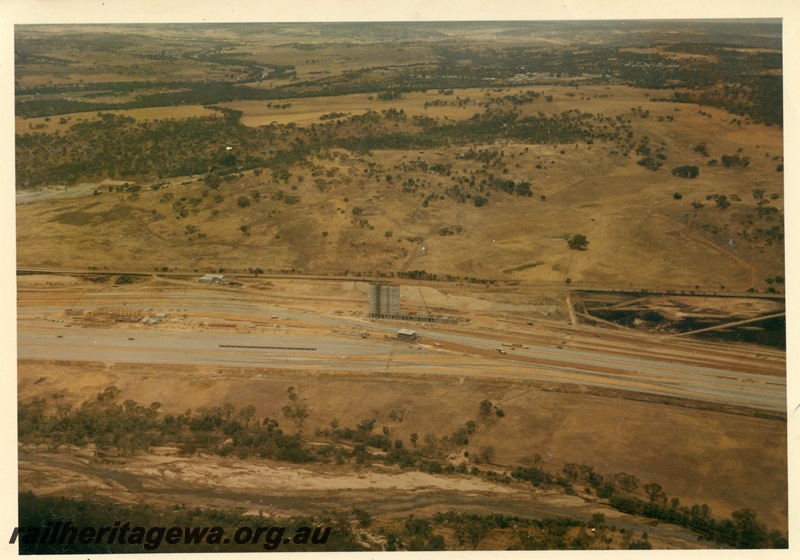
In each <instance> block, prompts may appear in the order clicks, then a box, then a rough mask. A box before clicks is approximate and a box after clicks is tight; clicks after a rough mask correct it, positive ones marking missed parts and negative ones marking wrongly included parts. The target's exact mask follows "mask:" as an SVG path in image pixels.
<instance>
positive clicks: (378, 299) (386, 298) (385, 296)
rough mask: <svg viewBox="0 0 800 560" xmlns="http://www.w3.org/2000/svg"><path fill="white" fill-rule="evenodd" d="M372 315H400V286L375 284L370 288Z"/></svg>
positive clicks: (370, 310)
mask: <svg viewBox="0 0 800 560" xmlns="http://www.w3.org/2000/svg"><path fill="white" fill-rule="evenodd" d="M369 314H370V315H399V314H400V286H387V285H382V284H375V285H372V286H370V287H369Z"/></svg>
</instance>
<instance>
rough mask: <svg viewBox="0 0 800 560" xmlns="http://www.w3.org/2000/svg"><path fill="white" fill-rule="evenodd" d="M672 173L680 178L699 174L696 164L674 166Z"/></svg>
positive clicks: (690, 177) (689, 177)
mask: <svg viewBox="0 0 800 560" xmlns="http://www.w3.org/2000/svg"><path fill="white" fill-rule="evenodd" d="M672 174H673V175H675V176H676V177H680V178H682V179H694V178H695V177H697V176H698V175H700V169H699V168H698V167H697V166H696V165H682V166H680V167H675V168H674V169H673V170H672Z"/></svg>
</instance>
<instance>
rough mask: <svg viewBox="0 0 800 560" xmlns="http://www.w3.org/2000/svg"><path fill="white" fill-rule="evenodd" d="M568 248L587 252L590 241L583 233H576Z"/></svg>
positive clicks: (569, 240)
mask: <svg viewBox="0 0 800 560" xmlns="http://www.w3.org/2000/svg"><path fill="white" fill-rule="evenodd" d="M567 246H568V247H569V248H570V249H572V250H574V251H586V250H587V249H588V248H589V240H588V239H587V238H586V236H585V235H583V234H582V233H576V234H575V235H573V236H571V237H570V238H569V239H568V240H567Z"/></svg>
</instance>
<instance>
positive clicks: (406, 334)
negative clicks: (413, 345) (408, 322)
mask: <svg viewBox="0 0 800 560" xmlns="http://www.w3.org/2000/svg"><path fill="white" fill-rule="evenodd" d="M417 338H418V337H417V332H416V331H412V330H409V329H400V330H399V331H397V339H398V340H409V341H411V340H417Z"/></svg>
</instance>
